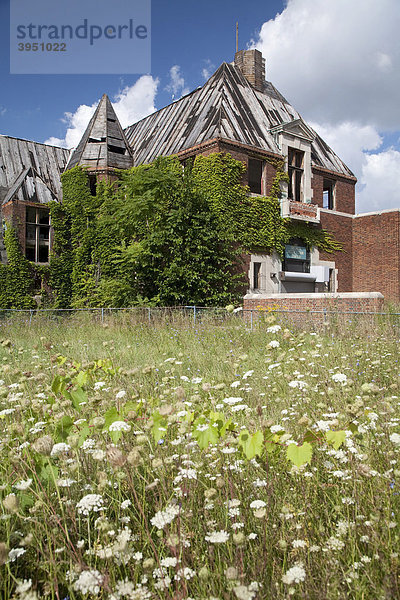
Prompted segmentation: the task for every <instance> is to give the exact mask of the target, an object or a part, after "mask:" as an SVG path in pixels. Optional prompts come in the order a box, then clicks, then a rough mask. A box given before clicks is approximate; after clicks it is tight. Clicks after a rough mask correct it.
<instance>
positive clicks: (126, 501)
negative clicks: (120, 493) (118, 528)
mask: <svg viewBox="0 0 400 600" xmlns="http://www.w3.org/2000/svg"><path fill="white" fill-rule="evenodd" d="M131 504H132V502H131V501H130V500H129V498H128V499H127V500H124V501H123V502H121V509H122V510H125V509H126V508H128V507H129V506H131Z"/></svg>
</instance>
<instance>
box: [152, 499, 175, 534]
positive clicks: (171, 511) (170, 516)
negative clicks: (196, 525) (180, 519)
mask: <svg viewBox="0 0 400 600" xmlns="http://www.w3.org/2000/svg"><path fill="white" fill-rule="evenodd" d="M179 511H180V508H179V506H176V505H174V504H170V505H169V506H167V508H166V509H165V510H164V511H162V510H159V511H158V512H156V514H155V515H154V517H153V518H152V519H150V523H151V524H152V525H154V527H157V529H164V527H165V526H166V525H169V524H170V523H172V521H173V520H174V519H175V517H176V516H177V515H179Z"/></svg>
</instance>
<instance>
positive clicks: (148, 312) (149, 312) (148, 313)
mask: <svg viewBox="0 0 400 600" xmlns="http://www.w3.org/2000/svg"><path fill="white" fill-rule="evenodd" d="M147 316H148V319H149V323H151V308H150V307H149V308H148V309H147Z"/></svg>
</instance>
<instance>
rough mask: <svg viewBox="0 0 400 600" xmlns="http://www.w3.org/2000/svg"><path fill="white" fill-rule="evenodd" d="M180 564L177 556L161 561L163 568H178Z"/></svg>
mask: <svg viewBox="0 0 400 600" xmlns="http://www.w3.org/2000/svg"><path fill="white" fill-rule="evenodd" d="M177 564H178V559H177V558H176V556H168V557H167V558H163V559H162V560H161V561H160V565H161V566H162V567H167V568H168V567H176V565H177Z"/></svg>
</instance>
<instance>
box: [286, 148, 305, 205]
mask: <svg viewBox="0 0 400 600" xmlns="http://www.w3.org/2000/svg"><path fill="white" fill-rule="evenodd" d="M303 161H304V152H301V151H300V150H295V149H294V148H289V151H288V176H289V187H288V196H289V198H290V199H291V200H295V201H296V202H302V187H303V172H304V171H303Z"/></svg>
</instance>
